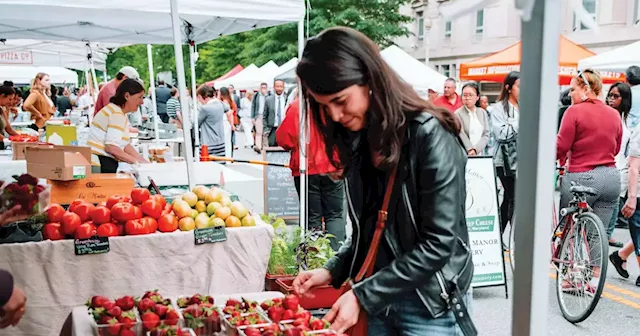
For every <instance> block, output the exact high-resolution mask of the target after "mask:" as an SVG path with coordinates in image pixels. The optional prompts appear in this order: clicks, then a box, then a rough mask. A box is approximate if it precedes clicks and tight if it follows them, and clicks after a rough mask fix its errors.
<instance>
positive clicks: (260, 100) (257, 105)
mask: <svg viewBox="0 0 640 336" xmlns="http://www.w3.org/2000/svg"><path fill="white" fill-rule="evenodd" d="M267 89H268V85H267V83H262V84H260V92H258V93H257V94H256V95H255V96H254V97H253V101H251V119H253V124H254V126H255V127H256V137H255V144H256V145H255V147H254V148H253V149H254V150H255V151H256V152H258V153H260V152H261V151H262V144H263V141H262V140H263V139H262V137H263V128H264V127H263V125H262V120H263V119H262V117H263V115H264V108H265V105H266V100H267Z"/></svg>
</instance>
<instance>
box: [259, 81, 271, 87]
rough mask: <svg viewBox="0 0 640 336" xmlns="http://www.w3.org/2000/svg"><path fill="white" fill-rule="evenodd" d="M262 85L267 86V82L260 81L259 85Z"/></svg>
mask: <svg viewBox="0 0 640 336" xmlns="http://www.w3.org/2000/svg"><path fill="white" fill-rule="evenodd" d="M263 86H267V87H268V86H269V84H267V83H266V82H262V83H260V87H263Z"/></svg>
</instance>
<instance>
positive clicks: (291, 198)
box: [262, 147, 300, 220]
mask: <svg viewBox="0 0 640 336" xmlns="http://www.w3.org/2000/svg"><path fill="white" fill-rule="evenodd" d="M290 155H291V154H289V152H288V151H285V150H283V149H282V148H280V147H277V148H267V149H265V150H264V152H263V158H262V159H263V160H264V161H268V162H270V163H282V164H288V163H289V158H290ZM263 181H264V213H266V214H275V215H276V216H277V217H280V218H282V219H284V220H288V219H293V220H295V219H298V216H299V215H300V200H299V198H298V192H297V191H296V187H295V184H294V181H293V176H291V169H290V168H285V167H275V166H265V167H264V179H263Z"/></svg>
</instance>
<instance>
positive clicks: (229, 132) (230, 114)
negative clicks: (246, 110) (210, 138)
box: [220, 87, 238, 158]
mask: <svg viewBox="0 0 640 336" xmlns="http://www.w3.org/2000/svg"><path fill="white" fill-rule="evenodd" d="M220 100H221V101H222V103H223V104H224V105H226V106H227V107H228V108H225V111H226V113H225V114H226V118H225V120H224V146H225V156H226V157H228V158H232V157H233V148H234V143H233V134H234V133H235V131H236V127H235V121H234V119H235V117H234V116H235V115H236V113H237V111H238V106H237V105H236V102H235V101H234V100H233V98H232V97H231V92H229V89H227V88H226V87H221V88H220Z"/></svg>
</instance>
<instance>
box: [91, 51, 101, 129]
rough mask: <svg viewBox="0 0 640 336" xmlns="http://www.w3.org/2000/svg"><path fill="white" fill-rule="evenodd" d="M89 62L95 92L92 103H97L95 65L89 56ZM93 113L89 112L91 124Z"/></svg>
mask: <svg viewBox="0 0 640 336" xmlns="http://www.w3.org/2000/svg"><path fill="white" fill-rule="evenodd" d="M89 64H90V65H91V82H92V84H93V88H94V92H96V94H95V95H94V96H93V103H94V104H95V103H97V102H98V92H99V90H98V79H97V78H96V67H95V65H94V64H93V57H92V56H89ZM93 114H94V113H89V124H91V122H92V121H93Z"/></svg>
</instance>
